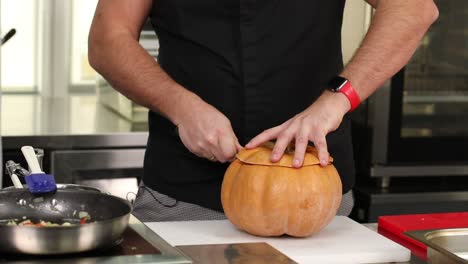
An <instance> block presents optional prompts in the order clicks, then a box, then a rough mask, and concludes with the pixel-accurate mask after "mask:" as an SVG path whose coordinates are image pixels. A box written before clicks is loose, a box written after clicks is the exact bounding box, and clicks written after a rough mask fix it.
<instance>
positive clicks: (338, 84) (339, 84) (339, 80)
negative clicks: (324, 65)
mask: <svg viewBox="0 0 468 264" xmlns="http://www.w3.org/2000/svg"><path fill="white" fill-rule="evenodd" d="M347 82H348V80H347V79H346V78H343V77H341V76H335V77H333V79H331V80H330V82H329V83H328V86H329V87H330V89H331V90H332V91H334V92H338V91H339V90H340V89H341V88H343V86H345V84H346V83H347Z"/></svg>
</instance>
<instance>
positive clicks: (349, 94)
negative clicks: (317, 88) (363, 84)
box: [328, 76, 361, 112]
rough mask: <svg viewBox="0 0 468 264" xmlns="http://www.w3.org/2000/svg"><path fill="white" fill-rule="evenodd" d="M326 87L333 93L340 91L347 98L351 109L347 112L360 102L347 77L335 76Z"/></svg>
mask: <svg viewBox="0 0 468 264" xmlns="http://www.w3.org/2000/svg"><path fill="white" fill-rule="evenodd" d="M328 89H329V90H330V91H332V92H334V93H342V94H344V95H345V96H346V98H348V100H349V103H350V104H351V109H350V110H349V112H351V111H353V110H354V109H356V107H358V106H359V104H360V103H361V100H360V99H359V96H358V94H357V93H356V90H354V88H353V87H352V86H351V82H349V80H348V79H346V78H344V77H341V76H335V77H333V78H332V79H331V80H330V81H329V82H328Z"/></svg>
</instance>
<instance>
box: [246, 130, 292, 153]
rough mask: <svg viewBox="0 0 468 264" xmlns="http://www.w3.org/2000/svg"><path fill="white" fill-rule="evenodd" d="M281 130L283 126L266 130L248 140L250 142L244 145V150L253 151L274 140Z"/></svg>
mask: <svg viewBox="0 0 468 264" xmlns="http://www.w3.org/2000/svg"><path fill="white" fill-rule="evenodd" d="M282 130H283V125H280V126H277V127H273V128H270V129H267V130H265V131H263V132H262V133H260V134H258V135H257V136H256V137H254V138H253V139H252V140H250V142H249V143H247V145H245V148H247V149H253V148H256V147H258V146H260V145H261V144H263V143H265V142H267V141H270V140H272V139H275V138H276V137H277V136H278V134H279V133H280V132H281V131H282Z"/></svg>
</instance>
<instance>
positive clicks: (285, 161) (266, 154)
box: [236, 142, 333, 168]
mask: <svg viewBox="0 0 468 264" xmlns="http://www.w3.org/2000/svg"><path fill="white" fill-rule="evenodd" d="M273 145H274V143H272V142H268V143H265V144H264V145H262V146H259V147H257V148H254V149H243V150H241V151H240V152H239V153H238V154H237V155H236V157H237V159H239V160H240V161H242V162H243V163H247V164H252V165H264V166H279V167H288V168H293V166H292V161H293V158H294V148H291V147H289V148H287V149H286V151H285V153H284V154H283V157H282V158H281V160H279V161H278V162H272V161H271V160H270V158H271V152H272V149H273ZM332 162H333V158H332V157H330V160H329V163H332ZM319 164H320V160H319V158H318V152H317V149H316V148H314V147H311V146H307V150H306V154H305V156H304V163H303V165H302V166H314V165H319Z"/></svg>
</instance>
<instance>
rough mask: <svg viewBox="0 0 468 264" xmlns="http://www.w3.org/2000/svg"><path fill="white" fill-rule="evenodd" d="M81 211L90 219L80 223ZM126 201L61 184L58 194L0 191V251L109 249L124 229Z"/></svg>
mask: <svg viewBox="0 0 468 264" xmlns="http://www.w3.org/2000/svg"><path fill="white" fill-rule="evenodd" d="M79 212H87V213H88V214H89V215H90V216H91V220H90V223H87V224H84V225H80V224H79V221H80V218H79ZM130 212H131V205H130V203H129V202H127V201H125V200H123V199H121V198H119V197H115V196H112V195H109V194H106V193H103V192H100V191H96V190H94V189H92V188H81V187H79V186H67V185H64V186H59V188H58V189H57V191H56V192H54V193H51V194H44V195H40V196H37V195H33V194H31V193H30V192H29V191H28V189H11V188H8V189H3V190H0V237H1V239H0V252H8V253H26V254H41V255H52V254H67V253H78V252H83V251H88V250H93V249H98V248H105V247H111V246H113V245H116V244H118V243H119V242H120V241H121V236H122V233H123V231H124V230H125V229H126V227H127V225H128V220H129V217H130ZM25 218H26V219H30V220H31V221H33V222H39V221H40V220H43V221H46V222H48V221H50V222H53V223H58V224H61V223H64V222H69V223H71V224H72V225H71V226H56V227H34V226H7V225H5V224H6V223H7V222H8V221H11V220H19V221H18V222H21V221H22V220H23V219H25Z"/></svg>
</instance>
